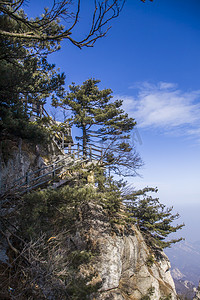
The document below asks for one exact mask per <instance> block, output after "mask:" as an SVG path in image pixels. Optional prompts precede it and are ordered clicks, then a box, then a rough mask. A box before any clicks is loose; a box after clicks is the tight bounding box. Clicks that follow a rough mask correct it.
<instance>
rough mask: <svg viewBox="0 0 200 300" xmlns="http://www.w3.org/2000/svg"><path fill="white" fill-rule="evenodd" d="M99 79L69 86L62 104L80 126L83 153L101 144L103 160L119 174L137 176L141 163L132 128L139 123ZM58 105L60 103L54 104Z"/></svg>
mask: <svg viewBox="0 0 200 300" xmlns="http://www.w3.org/2000/svg"><path fill="white" fill-rule="evenodd" d="M99 83H100V80H96V79H88V80H86V81H85V82H83V85H81V86H80V85H77V86H76V85H75V84H74V83H73V84H72V85H70V86H69V90H70V91H69V92H68V93H67V96H66V97H65V98H64V100H63V101H62V103H61V104H60V105H61V106H63V107H64V108H66V109H70V110H71V114H72V116H71V118H70V119H69V121H70V122H71V124H73V125H75V126H77V127H78V128H80V129H81V131H82V134H81V136H79V137H77V139H78V140H81V141H82V146H83V152H84V155H86V154H87V147H88V145H91V144H95V145H97V144H99V143H100V144H99V145H101V146H99V147H100V148H101V149H102V150H103V157H104V162H105V163H106V165H109V166H110V168H112V170H114V171H115V172H116V173H117V174H120V175H122V174H123V175H135V171H136V169H138V168H139V167H140V166H141V164H142V162H141V159H140V157H139V155H138V154H137V152H136V151H135V148H134V145H132V144H131V136H130V134H131V131H132V130H133V128H134V126H135V125H136V122H135V120H134V119H133V118H129V117H128V114H127V113H125V112H124V110H123V109H122V104H123V101H122V100H113V99H112V98H113V96H112V90H111V89H103V90H99V88H98V84H99ZM54 104H55V105H57V103H54Z"/></svg>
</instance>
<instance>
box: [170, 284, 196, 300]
mask: <svg viewBox="0 0 200 300" xmlns="http://www.w3.org/2000/svg"><path fill="white" fill-rule="evenodd" d="M174 283H175V286H176V292H177V294H178V295H181V296H182V298H181V299H187V300H192V299H193V297H194V296H195V292H196V287H195V286H194V284H193V283H192V282H190V281H188V280H183V279H174Z"/></svg>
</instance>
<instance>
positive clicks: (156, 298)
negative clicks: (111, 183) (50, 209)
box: [0, 142, 177, 300]
mask: <svg viewBox="0 0 200 300" xmlns="http://www.w3.org/2000/svg"><path fill="white" fill-rule="evenodd" d="M50 152H51V151H50ZM53 152H54V153H55V150H54V151H53ZM51 153H52V152H51ZM4 156H5V153H4ZM49 157H50V156H49V155H48V158H47V155H46V154H45V153H44V152H40V153H38V150H37V148H36V149H35V148H34V150H33V148H32V150H31V149H30V147H27V146H26V145H23V144H22V143H21V142H18V144H16V143H15V144H13V151H12V152H11V154H10V156H9V157H8V158H7V161H6V162H5V158H3V156H1V179H2V182H4V183H5V182H6V180H7V183H8V184H10V182H11V181H12V180H13V178H14V179H17V177H19V176H21V175H23V174H25V173H26V172H27V170H30V169H31V170H33V169H34V168H38V167H41V164H45V160H47V159H48V160H49ZM6 178H7V179H6ZM91 188H94V187H91ZM94 189H95V188H94ZM56 209H57V210H58V211H59V209H58V208H56ZM65 210H66V211H67V210H68V208H67V209H66V208H65ZM73 210H74V212H75V214H74V218H75V220H74V223H73V228H72V226H71V228H70V229H69V230H68V231H66V232H67V233H66V234H65V235H63V236H62V241H60V244H62V248H64V247H66V248H65V249H62V251H61V252H62V256H61V255H60V254H58V256H56V254H55V257H53V258H52V259H54V260H58V259H59V260H61V261H66V256H67V255H69V257H71V255H72V254H73V253H79V256H77V257H80V255H81V254H83V253H92V255H91V257H92V258H91V259H90V260H89V261H87V263H85V262H83V263H82V262H81V261H80V262H78V263H77V262H76V263H75V264H76V266H77V268H76V275H75V279H76V278H77V283H76V286H78V285H79V282H78V280H80V278H82V279H84V282H85V283H84V284H85V287H87V286H91V287H93V288H92V289H91V291H90V292H89V293H88V294H87V292H86V294H82V296H76V297H75V298H73V296H69V295H70V292H69V293H68V292H67V293H64V294H63V295H64V296H63V295H62V296H59V293H58V292H57V294H55V293H53V292H51V289H52V286H53V285H52V284H51V282H50V280H49V282H48V283H45V284H44V283H43V281H42V279H39V281H37V284H35V285H34V288H35V289H36V290H39V288H41V290H43V294H42V295H43V296H42V298H41V296H37V293H36V294H35V296H34V297H33V298H30V299H78V300H83V299H91V300H95V299H96V300H97V299H99V300H106V299H107V300H108V299H113V300H115V299H116V300H122V299H124V300H128V299H132V300H133V299H135V300H140V299H141V300H142V299H143V300H145V299H146V300H148V299H152V300H160V299H162V300H164V299H166V300H167V299H172V300H175V299H177V296H176V291H175V287H174V282H173V279H172V277H171V274H170V262H169V260H168V258H167V256H166V255H165V254H164V253H163V252H162V253H160V254H159V255H158V256H155V254H154V253H153V252H152V250H151V249H150V248H149V247H148V246H147V245H146V243H145V241H144V238H143V236H142V235H141V233H140V232H139V231H138V230H137V228H136V227H135V226H134V225H129V224H117V223H115V224H113V223H111V222H110V218H109V215H108V212H107V211H106V210H105V209H104V208H103V206H102V205H100V204H99V203H98V202H96V201H90V202H86V201H83V203H81V204H80V205H75V206H73ZM122 210H123V207H122ZM59 213H61V214H62V215H63V214H64V213H63V211H59ZM11 215H12V216H11V217H12V218H13V213H11ZM2 216H3V217H4V215H3V214H2ZM17 216H18V215H17ZM45 218H46V217H45ZM48 219H49V218H48ZM45 220H47V218H46V219H45ZM15 221H16V223H15V225H16V227H17V226H18V224H17V220H15ZM48 221H49V220H48ZM46 222H47V221H46ZM7 229H8V231H9V230H10V229H9V228H7ZM2 230H3V229H2ZM8 231H7V232H8ZM12 231H13V229H12V230H11V232H12ZM4 233H5V231H4ZM8 238H10V239H12V234H11V233H9V236H8ZM1 241H2V243H1V254H2V255H1V257H0V259H1V260H3V263H4V264H5V263H7V264H8V265H9V264H10V263H11V261H8V257H7V256H6V255H5V252H6V251H8V248H9V246H10V245H9V239H7V241H6V240H5V236H4V237H3V236H1ZM46 243H47V244H48V243H49V240H48V241H47V242H46ZM16 247H17V246H16ZM11 250H12V249H11ZM59 251H60V250H59ZM11 252H12V251H11ZM63 253H64V254H63ZM9 257H10V256H9ZM76 259H77V260H78V259H79V258H76V257H75V261H76ZM11 260H12V259H11ZM4 264H3V265H4ZM68 264H69V263H68ZM33 265H35V262H34V263H33ZM50 265H51V273H52V274H56V271H54V270H52V268H53V267H52V266H53V264H52V263H51V264H50ZM61 265H62V263H61ZM64 265H65V267H64V269H63V270H60V271H59V272H58V273H59V274H61V275H59V276H60V277H59V276H58V278H59V280H58V282H59V284H58V286H62V289H63V288H64V289H65V285H67V283H66V282H67V281H66V279H65V280H64V279H63V278H64V274H65V273H66V272H68V273H69V271H66V264H64ZM2 269H3V267H2V268H1V270H2ZM12 272H13V271H12ZM4 275H5V272H4ZM56 276H57V275H56ZM70 276H71V275H70ZM40 277H41V276H40ZM15 281H16V279H15ZM4 282H5V278H4ZM54 282H55V279H54ZM61 283H62V284H61ZM9 284H10V283H9ZM15 284H16V282H14V283H13V291H14V285H15ZM80 285H81V284H80ZM16 286H17V284H16ZM47 286H48V288H47ZM32 287H33V283H32ZM85 287H84V289H85ZM6 288H7V289H8V288H10V285H9V286H7V287H6ZM67 288H68V290H70V287H69V286H68V287H67ZM81 288H82V287H80V289H81ZM16 289H17V288H16ZM47 290H48V292H47ZM18 294H20V293H19V291H18ZM9 295H10V294H9V293H8V294H6V297H8V298H1V297H0V298H1V299H13V298H12V297H13V296H11V295H10V298H9ZM55 295H57V296H55ZM71 295H73V292H71ZM83 295H84V296H83ZM2 297H5V294H4V295H3V296H2ZM21 297H22V296H21ZM16 299H18V298H16ZM19 299H26V298H19Z"/></svg>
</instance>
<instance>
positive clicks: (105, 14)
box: [0, 0, 125, 48]
mask: <svg viewBox="0 0 200 300" xmlns="http://www.w3.org/2000/svg"><path fill="white" fill-rule="evenodd" d="M124 2H125V0H112V1H109V0H101V1H98V2H97V1H96V0H95V1H94V10H93V13H92V23H91V26H90V29H89V32H88V34H86V37H84V38H83V39H80V40H77V39H76V38H73V37H72V34H73V30H74V28H75V27H76V26H77V24H78V20H79V16H80V7H81V0H78V2H77V4H76V5H77V7H76V13H75V14H74V13H73V12H72V11H71V12H70V9H69V6H70V5H71V4H72V1H71V0H67V1H66V0H60V1H56V0H54V1H53V4H52V8H51V9H50V10H49V11H48V10H45V12H44V13H43V15H42V16H41V17H38V18H36V19H35V20H31V19H29V18H28V17H27V16H26V15H25V14H23V13H22V12H21V11H20V13H19V11H18V9H19V8H21V6H22V4H23V3H24V0H19V1H14V2H11V4H10V3H8V2H7V1H3V2H1V4H0V12H1V13H3V15H4V16H8V17H9V19H10V20H14V21H16V22H17V23H18V25H20V30H19V31H18V32H16V31H7V30H5V29H1V30H0V36H3V37H8V38H17V39H23V40H25V41H26V40H27V41H30V40H33V41H55V42H59V41H61V40H64V39H68V40H69V41H70V42H71V43H72V44H74V45H75V46H77V47H79V48H82V47H92V46H93V45H94V43H95V42H96V41H97V40H98V39H99V38H101V37H104V36H105V35H106V33H107V32H108V30H110V28H111V26H109V27H106V25H107V24H108V23H109V22H110V21H111V20H112V19H114V18H116V17H118V16H119V13H120V12H121V10H122V8H123V6H124ZM58 19H63V20H65V21H67V20H69V19H74V21H73V23H72V24H71V25H70V26H69V28H67V29H64V27H63V26H62V25H59V23H58ZM55 25H56V28H55Z"/></svg>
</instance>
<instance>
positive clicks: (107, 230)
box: [71, 203, 177, 300]
mask: <svg viewBox="0 0 200 300" xmlns="http://www.w3.org/2000/svg"><path fill="white" fill-rule="evenodd" d="M79 216H80V220H79V222H78V223H77V224H76V234H75V235H74V236H73V237H71V239H72V240H73V244H75V245H76V247H77V249H79V250H81V249H86V248H87V249H88V248H90V249H92V248H93V249H95V251H96V253H98V256H97V257H96V258H95V261H93V263H92V269H93V271H95V273H96V274H97V275H96V276H95V277H94V278H93V279H92V281H93V282H97V281H98V282H99V283H100V284H101V287H100V288H99V290H98V294H97V295H96V296H95V297H93V296H91V299H99V300H106V299H113V300H115V299H116V300H123V299H126V300H128V299H135V300H137V299H138V300H139V299H143V297H145V296H146V297H147V296H149V298H145V299H153V300H159V299H165V298H166V297H169V295H171V298H170V299H177V296H176V291H175V286H174V282H173V279H172V277H171V274H170V263H169V260H168V258H167V256H166V255H165V254H164V253H163V252H162V253H161V255H160V258H159V259H157V258H156V257H155V256H154V255H153V253H152V252H151V250H150V249H149V248H148V247H147V245H146V243H145V241H144V239H143V237H142V235H141V233H140V232H139V231H138V230H137V229H136V228H135V227H134V226H133V225H131V226H129V227H125V226H124V225H114V226H111V224H110V222H109V220H108V218H107V216H106V213H105V211H104V210H103V209H102V207H101V206H100V205H98V204H95V203H89V204H85V205H84V206H83V207H82V208H81V209H80V212H79ZM82 272H83V274H84V273H85V272H86V273H87V271H86V270H85V269H82ZM92 281H91V282H92ZM167 299H169V298H167Z"/></svg>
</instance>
